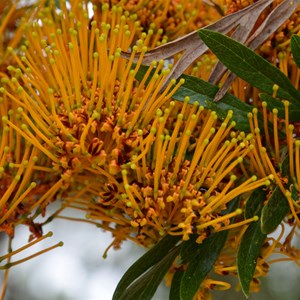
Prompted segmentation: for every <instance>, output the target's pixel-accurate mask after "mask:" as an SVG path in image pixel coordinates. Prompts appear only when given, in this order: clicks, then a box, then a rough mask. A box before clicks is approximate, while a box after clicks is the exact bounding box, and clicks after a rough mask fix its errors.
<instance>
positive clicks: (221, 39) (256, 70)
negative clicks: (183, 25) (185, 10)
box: [198, 29, 300, 104]
mask: <svg viewBox="0 0 300 300" xmlns="http://www.w3.org/2000/svg"><path fill="white" fill-rule="evenodd" d="M198 33H199V35H200V37H201V39H202V40H203V41H204V42H205V44H206V45H207V46H208V47H209V48H210V49H211V50H212V51H213V52H214V53H215V54H216V56H217V57H218V58H219V59H220V61H221V62H222V63H223V64H224V65H225V66H226V67H227V68H228V69H229V70H231V71H232V72H233V73H235V74H236V75H237V76H239V77H240V78H242V79H244V80H245V81H247V82H249V83H250V84H251V85H253V86H255V87H257V88H259V89H261V90H262V91H265V92H267V93H269V94H272V93H273V86H274V84H277V85H278V86H279V89H278V92H277V96H278V97H279V98H282V99H287V100H289V101H290V102H292V103H297V104H299V103H300V94H299V92H298V91H297V90H296V88H295V87H294V86H293V84H292V83H291V82H290V80H289V79H288V78H287V77H286V76H285V75H284V73H282V72H281V71H280V70H279V69H278V68H276V67H275V66H273V65H272V64H270V63H269V62H268V61H267V60H265V59H263V58H262V57H261V56H259V55H257V54H256V53H255V52H254V51H252V50H250V49H249V48H247V47H246V46H244V45H242V44H240V43H238V42H237V41H235V40H233V39H231V38H229V37H227V36H225V35H223V34H220V33H218V32H214V31H211V30H207V29H201V30H199V32H198Z"/></svg>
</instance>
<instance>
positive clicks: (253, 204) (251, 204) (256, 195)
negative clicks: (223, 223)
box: [245, 188, 266, 219]
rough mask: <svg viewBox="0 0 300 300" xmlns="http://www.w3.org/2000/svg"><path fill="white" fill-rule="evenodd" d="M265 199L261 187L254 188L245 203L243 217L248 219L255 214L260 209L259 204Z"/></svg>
mask: <svg viewBox="0 0 300 300" xmlns="http://www.w3.org/2000/svg"><path fill="white" fill-rule="evenodd" d="M265 199H266V195H265V192H264V190H263V188H258V189H256V190H254V191H253V192H252V194H251V196H250V197H249V199H248V200H247V203H246V207H245V218H246V219H249V218H252V217H253V216H255V215H257V213H259V210H260V209H261V204H262V203H263V202H264V201H265Z"/></svg>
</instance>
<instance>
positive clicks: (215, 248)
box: [180, 231, 228, 300]
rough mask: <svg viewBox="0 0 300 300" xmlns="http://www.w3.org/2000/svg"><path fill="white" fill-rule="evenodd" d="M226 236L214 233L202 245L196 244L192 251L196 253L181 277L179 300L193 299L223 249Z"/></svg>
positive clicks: (224, 232)
mask: <svg viewBox="0 0 300 300" xmlns="http://www.w3.org/2000/svg"><path fill="white" fill-rule="evenodd" d="M227 235H228V232H227V231H221V232H216V233H213V234H212V235H211V236H210V237H208V238H207V239H205V240H204V241H203V243H202V244H196V247H195V250H194V251H195V252H196V253H193V256H192V258H191V259H190V261H189V264H188V267H187V269H186V271H185V272H184V274H183V276H182V280H181V285H180V297H181V298H180V299H182V300H191V299H193V297H194V295H195V294H196V292H197V290H198V289H199V286H200V284H201V283H202V281H203V280H204V279H205V277H206V276H207V274H208V273H209V272H210V271H211V269H212V267H213V265H214V263H215V261H216V260H217V258H218V256H219V254H220V252H221V250H222V249H223V247H224V244H225V242H226V239H227ZM194 244H195V243H194ZM190 246H191V245H189V247H190ZM183 248H184V245H183Z"/></svg>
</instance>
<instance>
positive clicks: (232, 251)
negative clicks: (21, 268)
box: [0, 0, 300, 299]
mask: <svg viewBox="0 0 300 300" xmlns="http://www.w3.org/2000/svg"><path fill="white" fill-rule="evenodd" d="M99 2H101V1H99ZM99 2H98V1H93V3H94V6H93V9H92V10H91V9H90V8H89V5H88V3H87V1H83V2H80V3H78V1H75V0H74V1H70V7H68V5H67V4H66V2H65V1H60V7H59V8H57V7H56V6H55V1H48V2H47V4H45V3H44V4H41V5H37V6H36V7H32V13H31V14H28V15H27V18H26V20H25V19H24V20H20V21H19V22H20V23H19V24H18V26H17V28H16V35H15V37H14V38H12V39H10V36H9V34H7V35H3V36H2V35H1V32H4V31H5V30H6V31H7V32H9V30H10V26H9V25H12V24H15V20H16V16H18V14H17V15H15V12H16V11H19V10H17V9H16V7H17V6H16V4H15V5H14V6H13V7H12V8H8V7H4V8H3V7H2V6H0V12H1V10H2V11H4V12H5V14H4V18H1V19H0V80H1V83H0V114H1V120H0V231H3V232H6V234H7V235H8V236H9V237H10V238H11V239H12V238H13V236H14V232H15V230H16V228H17V226H18V225H19V224H25V225H28V226H29V228H30V231H31V233H32V234H31V236H30V240H34V239H35V240H34V241H31V243H29V244H28V245H27V246H25V248H27V247H30V246H31V245H32V244H33V243H36V242H38V241H40V240H42V239H44V238H46V237H48V236H51V233H50V234H46V235H43V232H42V226H43V224H40V223H37V221H36V218H37V217H38V216H39V215H42V216H45V215H46V208H47V206H48V205H49V204H50V203H51V202H53V201H57V202H58V201H59V202H60V203H61V208H60V209H58V211H56V212H55V213H54V214H53V215H52V216H50V218H49V219H47V221H45V222H48V221H50V220H52V219H55V218H65V219H70V218H68V217H65V216H63V215H62V212H63V211H64V210H65V209H67V208H74V209H79V210H81V211H83V212H84V213H85V214H86V219H85V220H83V221H86V222H89V223H92V224H96V225H97V226H99V227H101V228H103V229H105V230H107V231H110V232H112V235H113V237H114V240H113V242H112V244H111V246H113V247H115V248H118V247H120V244H121V243H122V241H124V240H127V239H130V240H133V241H134V242H136V243H138V244H140V245H143V246H146V247H151V246H152V245H154V244H155V243H157V242H158V241H159V240H160V239H161V238H162V237H163V236H165V235H179V236H181V238H182V240H183V241H186V240H188V239H189V238H190V236H191V235H192V234H197V236H198V238H197V243H202V242H203V241H204V240H205V239H206V238H207V237H208V236H209V235H210V234H211V233H212V232H218V231H223V230H228V231H229V232H230V238H229V239H228V241H227V243H226V246H225V248H224V250H223V252H222V254H221V256H220V257H219V259H218V261H217V263H216V264H215V272H216V273H219V274H223V275H226V274H229V273H232V274H233V275H236V269H237V267H236V265H235V258H236V249H237V245H238V244H239V241H240V240H241V238H242V235H243V233H244V232H245V230H246V229H247V227H248V225H249V223H251V222H255V221H257V220H258V216H253V217H251V218H245V217H244V214H243V212H244V209H245V203H246V202H247V200H248V198H249V195H250V192H251V191H253V190H255V189H257V188H261V187H263V188H265V189H273V187H274V186H275V185H278V186H279V187H280V189H281V190H282V192H283V193H284V195H285V196H286V198H287V200H288V202H289V206H290V211H291V213H290V214H289V215H288V218H289V223H290V224H292V225H295V226H299V225H300V221H299V217H298V215H299V208H300V203H298V202H299V201H298V200H295V199H294V198H293V196H292V192H291V191H290V190H288V189H287V188H286V185H285V184H284V180H285V178H284V176H282V174H280V173H279V165H280V163H281V157H280V149H281V147H282V144H283V143H286V144H287V151H288V153H289V163H290V176H291V178H293V180H294V182H295V187H296V190H297V193H299V192H300V190H299V186H300V164H299V159H300V154H299V147H300V143H299V141H297V140H296V137H299V134H300V132H299V124H290V123H289V112H288V104H286V117H285V120H284V121H282V120H279V119H278V118H277V113H276V111H275V110H273V111H272V112H267V107H266V105H265V104H264V103H263V104H262V105H261V107H260V108H261V109H262V112H263V115H264V122H265V123H264V125H265V126H264V131H265V132H264V136H265V137H266V144H264V143H265V141H264V140H263V138H262V135H261V134H260V130H259V126H258V119H257V109H254V110H253V112H252V113H251V114H249V123H250V127H251V132H250V133H244V132H237V131H235V130H234V127H235V122H233V121H232V120H231V119H232V115H233V114H234V112H232V111H229V112H227V113H226V115H225V116H224V117H223V119H224V120H223V122H221V121H220V120H219V118H218V115H217V114H216V112H214V111H210V110H207V109H205V108H204V107H202V106H200V105H199V104H198V103H197V102H194V103H193V104H190V99H189V98H188V97H186V99H185V101H184V102H183V103H180V102H175V101H174V100H173V99H172V96H173V95H174V93H175V92H176V91H177V90H178V89H179V88H180V86H182V84H184V80H182V79H181V80H179V81H177V82H176V81H175V80H171V82H170V83H169V85H168V86H167V88H166V89H165V90H164V91H160V88H161V86H162V84H163V82H164V79H165V78H166V76H167V75H168V74H169V72H170V68H171V67H172V66H166V63H165V62H164V61H153V62H152V63H151V65H150V67H149V68H148V69H147V70H146V71H145V72H144V77H143V79H142V80H141V81H138V80H137V79H136V77H137V75H138V74H139V73H141V72H143V69H142V68H141V64H142V59H143V56H144V55H145V53H146V52H147V51H148V49H149V48H154V47H155V46H156V45H159V44H161V43H165V42H166V41H167V40H168V39H174V38H176V37H177V36H180V35H183V34H184V33H186V32H189V31H191V30H194V29H196V28H198V27H199V26H203V25H206V24H207V23H209V22H211V21H213V20H214V19H217V18H219V17H221V15H222V11H223V10H222V9H221V10H220V7H224V5H225V4H223V3H219V4H218V5H217V4H216V5H211V6H210V5H208V4H205V3H203V2H202V1H179V0H178V1H167V2H163V1H121V2H120V4H118V3H115V2H117V1H109V2H106V3H102V2H101V3H99ZM198 4H199V7H198ZM248 4H251V3H249V2H247V3H246V2H245V3H244V2H242V3H241V4H239V5H242V6H244V5H248ZM239 8H240V6H238V8H237V9H239ZM189 12H191V13H189ZM207 12H214V13H209V19H207V16H206V13H207ZM290 22H293V21H290ZM14 26H15V25H14ZM287 26H288V25H287ZM293 28H294V27H293ZM293 30H294V29H293ZM21 38H22V39H21ZM19 42H20V45H18V47H17V44H18V43H19ZM123 52H131V56H130V59H129V60H126V59H124V58H123V57H122V53H123ZM136 54H139V58H138V61H137V62H136V63H133V61H134V58H135V56H136ZM8 57H9V59H8ZM207 62H209V63H207ZM213 63H214V62H212V60H211V58H209V56H204V57H203V58H201V60H200V61H199V62H198V64H197V66H196V67H194V69H193V72H194V73H193V74H197V73H198V72H199V71H201V72H204V73H205V72H206V74H207V73H208V72H209V71H210V68H211V67H212V65H213ZM206 65H209V67H207V66H206ZM235 91H236V89H235V88H234V87H233V92H234V93H235ZM245 97H246V96H245ZM268 121H269V122H271V123H272V125H273V132H274V138H272V137H271V136H272V134H271V133H270V132H269V127H268V125H267V122H268ZM281 128H285V135H286V137H285V139H284V140H283V139H282V137H279V136H278V134H277V133H278V130H279V129H281ZM265 147H266V148H265ZM267 149H268V150H267ZM270 149H271V150H270ZM270 153H271V154H272V153H273V154H274V156H272V157H270ZM274 161H275V162H274ZM254 174H255V175H254ZM237 197H240V199H241V202H240V205H239V206H238V208H237V209H236V210H234V211H233V212H231V213H228V214H224V213H223V212H224V211H225V209H226V208H228V206H229V205H230V204H231V203H232V202H233V201H235V199H236V198H237ZM266 200H268V199H266ZM283 230H284V228H282V231H283ZM294 231H295V230H294V229H293V230H292V231H291V233H290V237H291V236H292V235H293V234H294ZM270 241H271V242H270ZM289 242H290V240H289V241H287V240H286V242H284V243H282V241H280V239H278V240H274V239H269V240H268V241H266V247H265V249H266V250H265V253H264V254H263V255H262V258H261V259H260V260H259V262H258V266H257V273H256V274H255V280H254V283H253V290H255V289H256V287H257V286H258V284H256V278H258V277H260V276H263V275H265V274H266V273H267V269H268V268H267V267H266V258H267V257H268V256H270V254H271V253H273V252H274V251H277V250H278V251H279V252H281V253H285V254H287V255H288V256H289V257H290V259H293V260H297V259H298V257H299V255H298V253H296V250H293V249H292V247H291V246H290V243H289ZM61 245H62V244H61V243H59V244H57V245H54V246H53V247H51V248H49V249H46V250H45V251H48V250H50V249H52V248H54V247H57V246H61ZM22 250H23V247H22V248H20V249H18V250H15V251H12V252H9V253H8V254H5V255H3V256H1V257H0V261H3V260H4V259H5V260H7V263H6V264H5V265H4V266H2V267H0V268H1V269H8V268H9V267H11V266H13V265H16V264H18V263H19V262H21V261H16V262H11V258H12V257H13V255H14V254H15V253H17V252H20V251H22ZM293 251H294V252H293ZM43 252H44V251H43ZM295 253H296V254H295ZM38 254H39V253H38ZM30 258H31V257H30ZM22 261H23V260H22ZM215 286H220V288H224V289H227V288H228V287H229V284H227V283H223V282H215V281H213V280H212V279H210V278H207V279H206V280H205V281H204V283H203V284H202V286H201V289H200V290H199V295H198V296H199V299H200V298H201V297H202V298H203V297H204V298H205V297H208V291H209V290H210V289H213V288H215ZM205 299H208V298H205Z"/></svg>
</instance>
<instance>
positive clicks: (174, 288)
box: [169, 270, 183, 300]
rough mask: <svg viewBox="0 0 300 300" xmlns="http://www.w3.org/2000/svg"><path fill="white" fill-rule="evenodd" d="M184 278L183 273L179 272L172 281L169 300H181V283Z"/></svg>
mask: <svg viewBox="0 0 300 300" xmlns="http://www.w3.org/2000/svg"><path fill="white" fill-rule="evenodd" d="M182 276H183V271H181V270H177V271H176V273H175V274H174V277H173V279H172V284H171V289H170V295H169V300H181V298H180V283H181V279H182Z"/></svg>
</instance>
